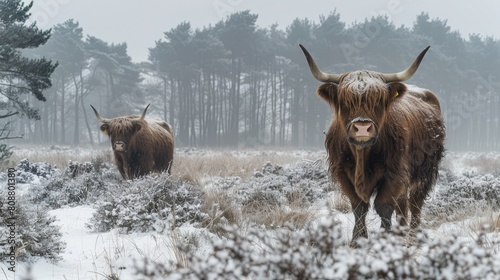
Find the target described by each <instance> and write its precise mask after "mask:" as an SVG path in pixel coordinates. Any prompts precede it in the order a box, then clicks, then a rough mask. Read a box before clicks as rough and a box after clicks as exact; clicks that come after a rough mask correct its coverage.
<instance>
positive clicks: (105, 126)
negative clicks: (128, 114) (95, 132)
mask: <svg viewBox="0 0 500 280" xmlns="http://www.w3.org/2000/svg"><path fill="white" fill-rule="evenodd" d="M100 129H101V131H102V133H103V134H104V135H109V125H108V124H107V123H103V124H102V125H101V127H100Z"/></svg>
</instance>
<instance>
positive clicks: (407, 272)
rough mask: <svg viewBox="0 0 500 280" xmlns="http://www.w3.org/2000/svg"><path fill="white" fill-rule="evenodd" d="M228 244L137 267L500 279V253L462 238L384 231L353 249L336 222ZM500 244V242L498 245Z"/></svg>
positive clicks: (212, 274)
mask: <svg viewBox="0 0 500 280" xmlns="http://www.w3.org/2000/svg"><path fill="white" fill-rule="evenodd" d="M227 233H228V234H227V239H224V240H220V241H213V242H212V244H211V246H212V251H211V253H210V254H209V255H208V257H207V256H199V255H194V254H186V256H188V260H187V263H189V265H187V266H179V265H177V264H176V263H167V264H161V263H155V264H151V263H148V262H144V263H139V264H136V269H137V273H138V275H140V276H141V279H247V278H248V279H450V280H452V279H497V278H495V277H497V276H498V275H499V273H500V254H498V253H496V252H495V249H494V248H492V247H484V246H482V241H481V239H482V237H481V236H480V237H479V238H478V241H477V243H476V244H470V243H466V242H461V241H460V240H458V239H457V238H456V237H455V236H450V237H447V238H444V239H435V240H430V239H429V238H428V237H427V236H426V235H425V234H417V237H416V238H415V241H414V242H415V243H417V244H416V245H411V244H409V243H408V242H407V240H406V238H404V237H403V236H401V235H398V234H392V233H389V234H387V233H383V232H381V233H378V234H376V235H374V236H373V237H372V238H370V239H368V240H363V241H361V242H360V243H359V245H360V248H358V249H351V248H349V247H348V245H346V242H345V240H344V238H343V237H342V229H341V227H340V225H339V224H338V222H335V220H334V219H330V220H324V221H322V222H320V223H319V224H318V225H317V226H313V225H310V226H309V227H307V228H305V229H304V230H303V231H289V230H284V229H283V230H280V231H275V232H274V233H272V234H271V233H270V232H269V231H262V230H261V229H259V228H254V229H251V230H250V231H245V232H242V231H240V230H238V229H237V228H236V227H228V229H227ZM498 245H500V244H496V246H498Z"/></svg>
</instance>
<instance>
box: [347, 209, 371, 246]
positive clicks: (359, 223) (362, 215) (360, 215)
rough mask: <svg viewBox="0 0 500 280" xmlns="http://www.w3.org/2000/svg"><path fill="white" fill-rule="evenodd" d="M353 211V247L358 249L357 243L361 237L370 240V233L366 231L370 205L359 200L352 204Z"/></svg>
mask: <svg viewBox="0 0 500 280" xmlns="http://www.w3.org/2000/svg"><path fill="white" fill-rule="evenodd" d="M351 206H352V211H353V213H354V229H353V231H352V240H351V247H356V245H357V244H356V241H357V239H359V238H360V237H364V238H368V232H367V230H366V213H368V206H369V204H368V203H366V202H364V201H362V200H358V201H357V202H352V201H351Z"/></svg>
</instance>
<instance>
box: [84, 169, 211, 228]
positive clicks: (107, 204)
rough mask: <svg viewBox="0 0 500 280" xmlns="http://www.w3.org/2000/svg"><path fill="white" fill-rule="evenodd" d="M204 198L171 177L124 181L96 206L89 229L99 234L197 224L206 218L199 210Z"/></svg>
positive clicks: (198, 192)
mask: <svg viewBox="0 0 500 280" xmlns="http://www.w3.org/2000/svg"><path fill="white" fill-rule="evenodd" d="M202 195H203V193H202V192H201V191H200V190H199V189H198V188H197V187H194V186H192V185H190V184H187V183H185V182H183V181H181V180H175V179H173V178H172V177H170V176H169V175H168V174H162V175H160V176H157V177H150V176H146V177H143V178H139V179H137V180H133V181H124V182H123V183H122V184H121V185H120V187H119V189H115V190H111V191H110V193H109V195H108V199H106V200H101V201H99V202H98V203H97V210H96V212H95V214H94V216H93V217H92V218H91V220H90V222H89V224H88V226H89V228H91V229H92V230H93V231H96V232H103V231H109V230H111V229H113V228H120V229H121V230H123V231H125V232H131V231H140V232H143V231H149V230H157V231H162V230H163V228H164V227H166V226H168V227H176V226H179V225H181V224H184V223H195V224H196V223H199V222H201V221H202V220H203V219H204V218H206V214H204V213H202V212H201V210H200V208H201V200H202Z"/></svg>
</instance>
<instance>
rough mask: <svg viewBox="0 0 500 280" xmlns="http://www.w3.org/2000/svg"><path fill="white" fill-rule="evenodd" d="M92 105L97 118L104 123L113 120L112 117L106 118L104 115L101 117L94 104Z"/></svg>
mask: <svg viewBox="0 0 500 280" xmlns="http://www.w3.org/2000/svg"><path fill="white" fill-rule="evenodd" d="M90 107H92V110H94V113H95V116H96V117H97V119H98V120H99V121H100V122H102V123H108V122H109V121H111V120H110V119H105V118H103V117H101V116H100V115H99V113H97V110H96V109H95V108H94V106H92V105H90Z"/></svg>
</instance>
